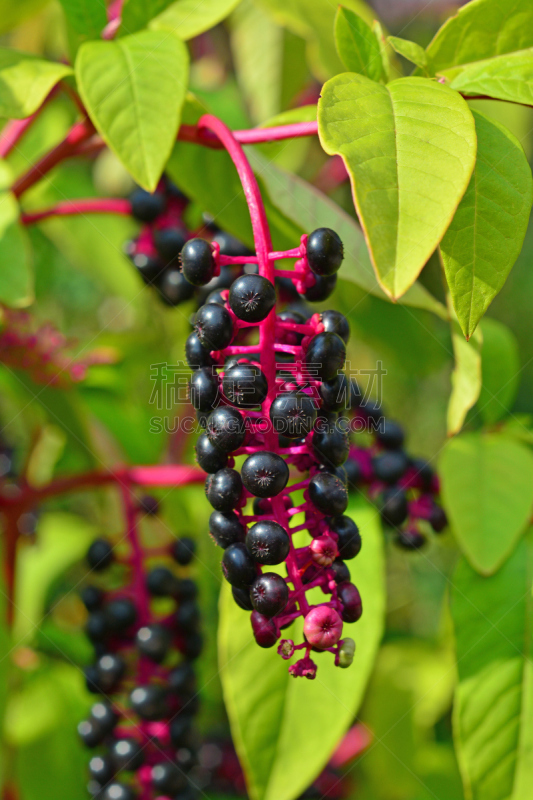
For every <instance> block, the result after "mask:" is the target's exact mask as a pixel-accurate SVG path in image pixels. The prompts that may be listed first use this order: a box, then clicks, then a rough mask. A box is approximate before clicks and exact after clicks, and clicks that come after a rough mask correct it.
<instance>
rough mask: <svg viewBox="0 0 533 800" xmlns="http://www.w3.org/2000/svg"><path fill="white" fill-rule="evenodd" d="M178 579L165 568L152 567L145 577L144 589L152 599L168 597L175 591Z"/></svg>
mask: <svg viewBox="0 0 533 800" xmlns="http://www.w3.org/2000/svg"><path fill="white" fill-rule="evenodd" d="M177 583H178V579H177V578H176V576H175V575H174V574H173V573H172V572H171V571H170V570H169V569H167V567H154V568H153V569H152V570H150V572H149V573H148V575H147V576H146V588H147V589H148V591H149V592H150V594H151V595H152V596H153V597H169V596H171V595H173V594H174V592H175V591H176V586H177Z"/></svg>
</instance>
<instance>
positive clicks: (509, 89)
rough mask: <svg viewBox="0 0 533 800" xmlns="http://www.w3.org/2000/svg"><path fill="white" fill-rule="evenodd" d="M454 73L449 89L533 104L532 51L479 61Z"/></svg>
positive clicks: (445, 73) (532, 49)
mask: <svg viewBox="0 0 533 800" xmlns="http://www.w3.org/2000/svg"><path fill="white" fill-rule="evenodd" d="M453 72H455V70H452V71H451V73H452V75H451V77H452V80H451V84H450V86H451V87H452V89H455V90H456V91H458V92H461V94H463V95H483V96H485V95H486V96H487V97H494V98H496V99H497V100H508V101H510V102H511V103H523V104H524V105H529V106H531V105H533V48H530V49H529V50H522V51H521V52H518V53H510V54H509V55H503V56H498V57H496V58H491V59H488V60H487V61H480V62H477V63H476V64H472V65H471V66H469V67H466V69H463V70H461V71H460V72H459V73H458V74H457V75H455V76H453ZM443 74H444V75H448V73H447V72H446V71H445V72H443Z"/></svg>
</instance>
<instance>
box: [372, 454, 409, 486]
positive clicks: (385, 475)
mask: <svg viewBox="0 0 533 800" xmlns="http://www.w3.org/2000/svg"><path fill="white" fill-rule="evenodd" d="M372 466H373V468H374V475H375V476H376V478H377V479H378V481H383V482H384V483H398V481H399V480H400V478H401V477H402V476H403V475H404V474H405V472H406V470H407V468H408V466H409V459H408V458H407V456H406V455H405V453H404V452H403V451H401V450H390V451H388V452H386V453H381V454H380V455H379V456H376V457H375V458H373V459H372Z"/></svg>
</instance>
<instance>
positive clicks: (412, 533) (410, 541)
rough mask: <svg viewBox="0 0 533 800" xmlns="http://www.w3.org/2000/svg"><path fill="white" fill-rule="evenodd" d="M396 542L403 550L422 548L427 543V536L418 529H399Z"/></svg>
mask: <svg viewBox="0 0 533 800" xmlns="http://www.w3.org/2000/svg"><path fill="white" fill-rule="evenodd" d="M395 542H396V544H397V545H398V546H399V547H401V548H402V549H403V550H420V549H421V548H422V547H424V545H425V544H426V537H425V536H424V534H423V533H420V531H417V530H410V529H409V528H408V529H407V530H405V531H398V533H397V535H396V538H395Z"/></svg>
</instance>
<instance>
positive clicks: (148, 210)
mask: <svg viewBox="0 0 533 800" xmlns="http://www.w3.org/2000/svg"><path fill="white" fill-rule="evenodd" d="M130 203H131V213H132V216H134V217H135V219H138V220H139V222H153V221H154V220H156V219H157V217H159V216H160V215H161V214H162V213H163V212H164V210H165V208H166V200H165V196H164V195H163V194H161V193H159V192H155V193H154V194H151V193H150V192H146V191H145V190H144V189H135V191H134V192H132V194H131V195H130Z"/></svg>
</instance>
